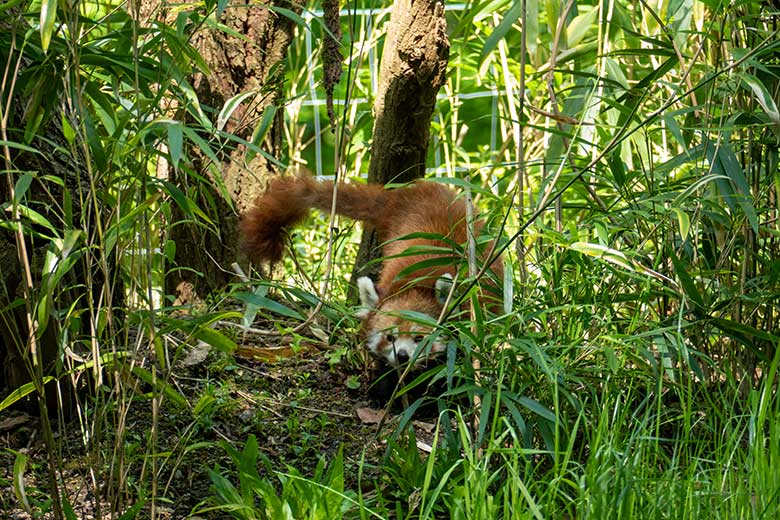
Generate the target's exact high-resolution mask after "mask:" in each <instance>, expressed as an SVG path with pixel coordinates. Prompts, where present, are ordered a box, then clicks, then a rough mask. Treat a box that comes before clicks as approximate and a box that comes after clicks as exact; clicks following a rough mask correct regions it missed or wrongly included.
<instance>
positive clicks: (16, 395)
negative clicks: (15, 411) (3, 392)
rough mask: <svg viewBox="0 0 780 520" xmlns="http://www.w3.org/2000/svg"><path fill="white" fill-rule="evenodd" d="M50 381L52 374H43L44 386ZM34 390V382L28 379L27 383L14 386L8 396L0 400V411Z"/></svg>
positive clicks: (52, 379)
mask: <svg viewBox="0 0 780 520" xmlns="http://www.w3.org/2000/svg"><path fill="white" fill-rule="evenodd" d="M50 381H54V377H52V376H45V377H44V378H43V385H44V386H45V385H46V384H47V383H49V382H50ZM33 392H35V383H34V382H32V381H30V382H29V383H25V384H23V385H21V386H20V387H18V388H16V389H15V390H14V391H12V392H11V393H10V394H8V396H7V397H6V398H5V399H3V400H2V402H0V412H2V411H3V410H5V409H6V408H8V407H9V406H11V405H12V404H14V403H16V402H17V401H19V400H20V399H24V398H25V397H27V396H28V395H30V394H31V393H33Z"/></svg>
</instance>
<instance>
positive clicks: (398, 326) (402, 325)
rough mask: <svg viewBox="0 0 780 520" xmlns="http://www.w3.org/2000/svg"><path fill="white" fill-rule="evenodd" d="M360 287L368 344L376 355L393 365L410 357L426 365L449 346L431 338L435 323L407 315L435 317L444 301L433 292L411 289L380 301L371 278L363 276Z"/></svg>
mask: <svg viewBox="0 0 780 520" xmlns="http://www.w3.org/2000/svg"><path fill="white" fill-rule="evenodd" d="M361 280H362V281H361ZM369 284H370V285H369ZM358 287H359V289H360V299H361V303H362V305H363V309H362V310H361V312H360V313H359V316H360V317H361V318H364V320H365V322H364V329H365V333H366V346H367V348H368V350H369V351H370V352H371V353H372V354H373V355H374V356H376V357H377V358H379V359H382V360H384V361H385V362H386V363H387V364H388V365H390V366H392V367H397V366H400V365H403V364H405V363H408V362H410V361H411V362H413V363H414V365H415V366H422V365H424V364H425V363H426V361H427V360H428V359H429V358H430V357H431V356H434V355H436V354H438V353H439V352H443V351H445V350H446V348H447V347H446V344H445V343H444V342H443V341H441V340H440V339H438V338H435V337H431V338H429V336H430V335H431V332H433V327H431V326H429V325H426V324H423V323H419V322H418V321H415V320H412V319H409V316H405V315H404V312H409V311H412V312H415V313H420V314H424V315H426V316H427V317H429V318H430V321H431V322H433V321H435V320H436V318H437V317H438V314H439V312H440V311H441V305H440V304H439V303H437V301H436V298H435V297H434V295H433V294H431V295H428V294H427V293H426V292H424V291H407V292H405V293H402V294H399V295H396V296H393V297H391V298H387V299H385V300H382V301H380V300H379V297H378V295H377V294H376V291H375V289H374V285H373V283H372V282H371V281H370V280H368V279H365V280H363V279H359V280H358Z"/></svg>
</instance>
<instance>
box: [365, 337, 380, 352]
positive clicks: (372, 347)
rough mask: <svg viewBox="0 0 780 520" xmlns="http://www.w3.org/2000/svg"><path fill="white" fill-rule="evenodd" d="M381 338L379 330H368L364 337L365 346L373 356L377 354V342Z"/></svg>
mask: <svg viewBox="0 0 780 520" xmlns="http://www.w3.org/2000/svg"><path fill="white" fill-rule="evenodd" d="M381 339H382V334H380V333H379V332H369V333H368V337H367V338H366V346H367V347H368V350H369V352H371V353H372V354H374V355H375V356H378V355H379V342H380V341H381Z"/></svg>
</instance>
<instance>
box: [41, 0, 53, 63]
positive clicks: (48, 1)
mask: <svg viewBox="0 0 780 520" xmlns="http://www.w3.org/2000/svg"><path fill="white" fill-rule="evenodd" d="M56 20H57V0H42V2H41V48H42V49H43V52H44V53H45V52H46V51H47V50H48V49H49V44H50V43H51V35H52V33H53V32H54V22H55V21H56Z"/></svg>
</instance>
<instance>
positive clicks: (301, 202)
mask: <svg viewBox="0 0 780 520" xmlns="http://www.w3.org/2000/svg"><path fill="white" fill-rule="evenodd" d="M385 196H386V191H385V189H384V188H383V187H382V186H380V185H360V184H344V183H339V185H338V191H337V197H336V213H337V214H339V215H343V216H345V217H349V218H352V219H355V220H363V221H367V222H369V223H372V224H373V223H375V219H376V218H377V216H378V215H380V213H381V211H380V209H381V208H382V207H383V206H384V205H385ZM332 198H333V182H331V181H316V180H314V179H313V178H311V177H304V176H300V177H277V178H275V179H273V180H272V181H271V182H270V184H269V185H268V189H267V190H266V191H265V193H263V194H262V195H260V196H259V197H258V198H257V199H256V200H255V202H254V204H253V206H252V207H251V208H250V209H249V210H247V212H246V213H245V214H244V215H243V218H242V219H241V224H240V232H241V236H242V242H243V248H244V249H245V250H246V252H247V253H248V254H249V257H250V258H251V259H252V260H261V261H270V262H277V261H279V260H280V259H281V258H282V254H283V253H284V239H285V236H286V234H287V231H288V230H289V229H290V228H292V227H294V226H295V225H297V224H299V223H300V222H301V221H302V220H303V219H304V218H305V217H306V214H307V213H308V211H309V210H310V209H318V210H320V211H323V212H327V213H330V209H331V202H332Z"/></svg>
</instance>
